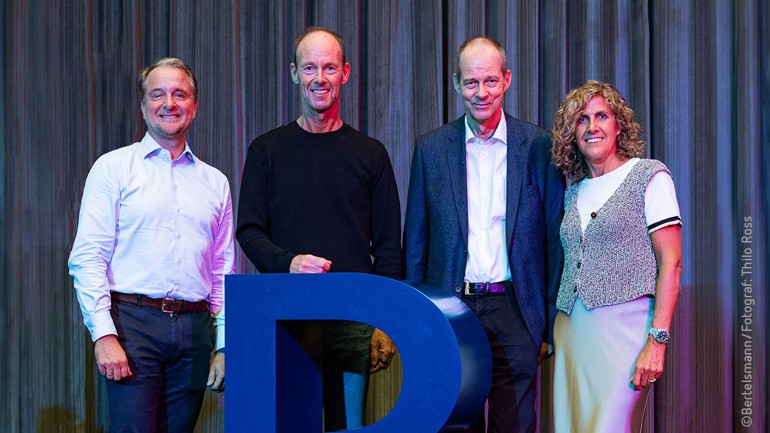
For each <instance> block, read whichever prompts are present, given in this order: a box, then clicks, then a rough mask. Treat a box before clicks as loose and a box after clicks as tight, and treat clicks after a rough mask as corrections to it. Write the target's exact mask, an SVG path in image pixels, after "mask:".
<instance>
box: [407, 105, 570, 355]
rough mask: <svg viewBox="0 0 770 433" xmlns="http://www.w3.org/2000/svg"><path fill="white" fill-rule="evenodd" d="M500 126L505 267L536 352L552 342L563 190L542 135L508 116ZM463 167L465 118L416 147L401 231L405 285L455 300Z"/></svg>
mask: <svg viewBox="0 0 770 433" xmlns="http://www.w3.org/2000/svg"><path fill="white" fill-rule="evenodd" d="M505 120H506V122H507V126H508V143H507V145H508V151H507V155H508V173H507V188H506V201H507V205H506V245H507V248H508V261H509V263H510V267H511V279H512V282H513V286H514V292H515V296H516V299H517V301H518V303H519V306H520V308H521V311H522V314H523V316H524V320H525V321H526V324H527V328H528V330H529V333H530V335H531V336H532V339H533V340H534V342H535V344H536V345H537V347H540V344H541V343H542V342H549V343H552V342H553V333H552V327H553V326H552V325H553V320H554V318H555V317H556V296H557V293H558V290H559V280H560V278H561V272H562V268H563V261H564V257H563V256H564V253H563V250H562V246H561V242H560V240H559V225H560V224H561V219H562V216H563V214H564V207H563V200H564V185H565V183H564V177H563V176H562V175H561V173H559V172H558V171H557V170H556V168H555V167H554V165H553V164H552V163H551V153H550V147H551V138H550V134H549V133H548V131H546V130H544V129H542V128H540V127H538V126H536V125H533V124H530V123H527V122H523V121H520V120H517V119H514V118H513V117H511V116H509V115H507V114H505ZM465 161H466V158H465V118H464V116H463V117H460V118H459V119H457V120H455V121H454V122H452V123H449V124H447V125H444V126H443V127H441V128H438V129H436V130H434V131H431V132H429V133H428V134H426V135H424V136H422V137H419V138H418V139H417V144H416V147H415V150H414V156H413V158H412V171H411V179H410V182H409V194H408V199H407V209H406V220H405V227H404V248H405V255H406V262H405V264H406V279H407V282H408V283H410V284H412V285H414V286H416V287H418V288H421V289H429V288H433V289H439V290H444V291H447V292H450V293H452V294H454V295H455V296H458V297H459V296H461V295H462V286H463V281H464V278H465V265H466V261H467V254H468V196H467V182H466V167H465ZM425 286H427V287H425Z"/></svg>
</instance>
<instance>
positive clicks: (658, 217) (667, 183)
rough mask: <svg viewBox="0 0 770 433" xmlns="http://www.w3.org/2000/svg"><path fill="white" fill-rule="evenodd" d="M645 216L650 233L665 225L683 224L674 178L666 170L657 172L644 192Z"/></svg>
mask: <svg viewBox="0 0 770 433" xmlns="http://www.w3.org/2000/svg"><path fill="white" fill-rule="evenodd" d="M644 217H645V219H646V221H647V233H648V234H650V233H652V232H654V231H656V230H660V229H662V228H663V227H668V226H672V225H679V226H681V225H682V219H681V217H680V214H679V203H678V202H677V200H676V190H675V189H674V180H673V179H671V176H669V174H668V173H666V172H665V171H660V172H658V173H656V174H655V175H654V176H653V177H652V179H651V180H650V183H649V184H647V190H646V191H645V193H644Z"/></svg>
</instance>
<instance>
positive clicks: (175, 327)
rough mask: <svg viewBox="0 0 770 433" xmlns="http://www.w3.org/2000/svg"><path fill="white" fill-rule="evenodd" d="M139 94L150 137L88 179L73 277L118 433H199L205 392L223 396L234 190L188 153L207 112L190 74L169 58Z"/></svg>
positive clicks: (142, 78) (150, 72)
mask: <svg viewBox="0 0 770 433" xmlns="http://www.w3.org/2000/svg"><path fill="white" fill-rule="evenodd" d="M138 86H139V95H140V98H141V109H142V115H143V117H144V120H145V123H146V124H147V133H146V134H145V136H144V138H143V139H142V140H141V141H140V142H138V143H134V144H132V145H130V146H126V147H123V148H120V149H117V150H115V151H112V152H109V153H107V154H105V155H103V156H101V157H100V158H99V159H98V160H97V161H96V162H95V163H94V166H93V167H92V168H91V171H90V173H89V175H88V179H87V180H86V185H85V189H84V191H83V201H82V204H81V208H80V221H79V225H78V233H77V236H76V238H75V243H74V245H73V248H72V253H71V255H70V260H69V269H70V274H71V275H72V276H73V277H74V281H75V289H76V292H77V296H78V301H79V302H80V307H81V310H82V313H83V319H84V322H85V324H86V326H87V327H88V330H89V331H90V333H91V337H92V339H93V341H94V354H95V357H96V363H97V365H98V368H99V373H101V374H102V375H104V377H105V378H106V388H107V395H108V403H109V414H110V431H111V432H113V433H114V432H155V431H164V432H165V431H169V432H171V431H173V432H192V431H193V429H194V428H195V423H196V421H197V419H198V413H199V412H200V407H201V403H202V401H203V395H204V392H205V389H206V386H207V385H208V387H209V388H211V389H212V390H215V391H221V390H222V388H223V386H224V308H223V307H224V287H223V284H224V275H225V274H229V273H233V272H234V270H235V269H234V241H233V215H232V202H231V198H230V185H229V182H228V180H227V178H226V177H225V176H224V175H223V174H222V173H221V172H220V171H218V170H217V169H215V168H213V167H211V166H209V165H207V164H205V163H204V162H203V161H201V160H200V159H198V158H197V157H196V156H195V155H194V154H193V153H192V151H191V150H190V147H189V146H188V145H187V141H186V139H187V130H188V129H189V127H190V124H191V123H192V121H193V119H194V118H195V113H196V110H197V108H198V89H197V81H196V79H195V76H194V75H193V72H192V70H191V69H190V67H189V66H187V65H186V64H185V63H183V62H182V61H181V60H179V59H173V58H164V59H160V60H158V61H157V62H155V63H153V64H152V65H150V66H148V67H146V68H144V69H143V70H142V71H141V72H140V73H139V80H138ZM212 317H213V318H214V321H215V322H216V335H215V332H214V326H213V324H214V323H213V321H212ZM215 347H216V349H217V351H216V353H215V355H214V357H213V358H212V355H211V353H212V350H213V349H214V348H215Z"/></svg>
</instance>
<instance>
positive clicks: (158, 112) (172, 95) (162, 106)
mask: <svg viewBox="0 0 770 433" xmlns="http://www.w3.org/2000/svg"><path fill="white" fill-rule="evenodd" d="M144 88H145V92H144V95H143V97H142V117H144V122H145V123H146V124H147V130H148V132H149V134H150V136H151V137H152V138H154V139H155V141H157V142H158V144H161V145H165V144H169V143H174V144H178V143H179V142H180V141H181V142H182V143H184V140H186V138H187V130H188V129H189V128H190V124H191V123H192V121H193V119H195V112H196V110H197V109H198V102H197V101H196V100H195V95H194V92H193V88H192V84H191V83H190V79H189V78H188V77H187V75H185V73H184V71H182V70H181V69H179V68H176V67H173V66H159V67H157V68H155V69H153V70H152V71H151V72H150V74H149V75H148V76H147V79H146V80H145V87H144Z"/></svg>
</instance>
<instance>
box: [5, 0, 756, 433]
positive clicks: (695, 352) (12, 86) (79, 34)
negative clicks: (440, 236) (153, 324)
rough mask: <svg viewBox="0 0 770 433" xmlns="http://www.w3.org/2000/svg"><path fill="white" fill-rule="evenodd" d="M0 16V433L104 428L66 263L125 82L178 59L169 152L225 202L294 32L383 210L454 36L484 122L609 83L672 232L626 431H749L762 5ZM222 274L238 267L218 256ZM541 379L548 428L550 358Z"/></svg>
mask: <svg viewBox="0 0 770 433" xmlns="http://www.w3.org/2000/svg"><path fill="white" fill-rule="evenodd" d="M0 23H2V24H0V53H2V58H3V63H2V65H1V66H0V79H1V80H2V83H3V86H2V87H0V100H2V104H1V105H0V137H2V147H1V149H2V151H1V152H0V174H2V176H1V177H2V188H0V205H1V206H2V212H0V224H1V227H2V230H0V242H2V260H0V275H2V284H3V294H4V296H3V302H0V325H2V326H3V329H4V332H3V333H2V339H1V340H0V347H1V348H2V351H3V352H2V356H0V371H2V372H3V374H4V376H5V383H4V384H3V386H2V387H0V401H2V404H0V425H2V426H3V427H2V430H3V431H8V432H29V431H37V432H48V431H57V432H101V431H105V430H106V418H107V415H106V397H105V393H104V386H103V382H102V379H101V378H100V376H99V375H98V372H97V371H96V368H95V366H94V359H93V344H92V343H91V342H90V336H89V334H88V332H87V331H86V329H85V327H84V326H83V324H82V318H81V315H80V311H79V307H78V304H77V300H76V299H75V293H74V289H73V286H72V281H71V279H70V277H69V276H68V270H67V258H68V255H69V251H70V248H71V246H72V241H73V239H74V236H75V232H76V229H77V218H78V212H79V207H80V199H81V196H82V188H83V184H84V182H85V178H86V175H87V173H88V170H89V169H90V167H91V165H92V164H93V162H94V161H95V160H96V158H97V157H98V156H100V155H102V154H103V153H105V152H108V151H110V150H113V149H116V148H119V147H122V146H125V145H128V144H130V143H131V142H133V141H135V140H138V139H139V138H141V136H142V135H143V133H144V130H145V127H144V124H143V122H142V119H141V116H140V112H139V103H138V97H137V94H136V89H135V79H136V74H137V72H138V70H139V69H140V68H142V67H143V66H145V65H147V64H149V63H151V62H152V61H154V60H155V59H157V58H159V57H163V56H175V57H179V58H181V59H183V60H184V61H186V62H187V63H188V64H190V65H191V66H192V68H193V70H194V71H195V73H196V75H197V77H198V80H199V88H200V106H199V110H198V114H197V118H196V120H195V121H194V123H193V126H192V130H191V131H192V132H191V134H190V135H189V137H188V141H189V143H190V145H191V147H192V149H193V151H194V152H195V153H196V155H198V156H199V157H200V158H201V159H203V160H204V161H206V162H207V163H209V164H211V165H213V166H215V167H217V168H219V169H220V170H221V171H222V172H224V173H225V174H226V175H227V176H228V178H229V179H230V183H231V186H232V188H233V198H234V200H235V206H236V207H237V198H238V191H239V189H240V181H241V170H242V165H243V162H244V159H245V155H246V150H247V148H248V145H249V143H250V142H251V140H252V139H253V138H254V137H256V136H257V135H259V134H262V133H264V132H266V131H268V130H270V129H272V128H275V127H277V126H279V125H282V124H285V123H287V122H289V121H292V120H293V119H295V118H296V117H297V116H298V115H299V96H298V91H297V87H296V86H295V85H294V84H293V83H292V82H291V80H290V77H289V63H290V62H291V61H292V58H293V52H292V44H293V40H294V37H295V36H296V35H298V34H299V33H300V32H301V31H302V30H303V29H304V28H305V27H306V26H309V25H324V26H328V27H331V28H334V29H336V30H337V31H339V33H340V34H341V35H342V36H343V38H344V40H345V43H346V53H347V58H348V60H349V62H350V63H351V66H352V73H351V79H350V81H349V82H348V83H347V84H346V85H345V86H344V87H343V91H342V106H341V114H342V117H343V119H344V120H345V121H347V122H348V123H350V124H351V125H353V126H354V127H356V128H358V129H360V130H362V131H364V132H365V133H367V134H369V135H371V136H373V137H376V138H378V139H379V140H381V141H382V142H383V143H385V145H386V146H387V149H388V152H389V154H390V157H391V159H392V162H393V167H394V170H395V173H396V179H397V181H398V186H399V191H400V197H401V203H402V211H403V207H404V206H405V203H406V191H407V186H408V182H409V164H410V159H411V154H412V149H413V145H414V138H415V137H416V136H418V135H420V134H423V133H426V132H428V131H430V130H432V129H434V128H436V127H438V126H440V125H442V124H444V123H446V122H448V121H451V120H453V119H455V118H456V117H458V116H459V115H460V114H461V113H462V104H461V102H460V100H459V98H458V97H457V95H456V93H455V92H454V90H453V89H452V82H451V74H452V71H453V68H454V62H455V58H454V53H455V51H456V49H457V47H458V46H459V45H460V44H461V43H462V41H464V40H465V39H467V38H470V37H473V36H477V35H486V36H491V37H493V38H496V39H498V40H500V41H501V42H502V43H503V45H504V46H505V47H506V49H507V54H508V64H509V67H510V69H511V71H512V72H513V80H512V84H511V87H510V90H509V91H508V94H507V97H506V102H505V109H506V110H507V111H508V112H509V113H510V114H512V115H514V116H516V117H519V118H521V119H524V120H527V121H531V122H534V123H537V124H540V125H542V126H544V127H546V128H550V127H551V126H552V122H553V116H554V112H555V111H556V108H557V107H558V105H559V104H560V103H561V100H562V99H563V97H564V95H565V94H566V92H567V91H568V90H569V89H570V88H572V87H574V86H576V85H577V84H580V83H581V82H583V81H585V80H587V79H598V80H602V81H610V82H613V83H615V84H616V85H617V87H618V88H619V89H620V91H621V93H623V95H624V96H626V99H627V100H628V101H629V103H630V105H631V107H632V108H633V109H634V111H635V113H636V115H637V118H638V120H639V122H640V124H641V125H642V127H643V129H644V132H645V135H646V137H647V141H648V143H649V147H648V155H649V156H651V157H654V158H657V159H660V160H662V161H664V162H665V163H666V164H667V165H668V166H669V168H670V169H671V171H672V172H673V176H674V183H675V185H676V188H677V192H678V196H679V205H680V208H681V212H682V219H683V221H684V228H683V241H684V250H683V254H684V273H683V276H682V293H681V298H680V302H679V306H678V308H677V313H676V316H675V320H674V325H673V330H672V334H673V342H672V343H671V344H670V348H669V351H668V354H667V358H666V372H665V374H664V376H663V378H662V379H661V380H660V381H658V383H657V384H656V386H655V390H654V394H653V395H652V397H653V400H651V401H652V405H651V410H650V411H649V416H648V420H647V423H646V426H645V431H648V432H652V431H655V432H671V433H674V432H715V433H716V432H728V431H740V432H768V431H770V430H769V429H770V427H769V423H768V378H767V374H766V372H767V355H768V346H767V331H768V280H767V270H768V268H770V266H769V265H770V261H769V260H768V254H767V253H768V228H769V227H768V210H769V209H770V207H769V206H768V203H770V186H769V185H770V183H769V182H768V170H769V169H770V162H769V161H770V158H769V157H770V146H769V145H768V144H769V143H770V58H769V56H768V53H770V5H768V3H767V2H766V1H762V0H745V1H728V0H682V1H675V2H674V1H663V0H659V1H642V0H618V1H613V2H609V1H598V0H597V1H585V0H584V1H567V0H542V1H536V0H521V1H501V0H486V1H479V0H477V1H472V0H465V1H463V0H433V1H419V0H411V1H405V0H401V1H398V0H389V1H367V0H356V1H344V0H337V1H334V0H326V1H322V0H306V1H264V0H263V1H246V0H226V1H203V0H198V1H194V0H175V1H168V0H162V1H139V0H124V1H118V0H114V1H113V0H108V1H101V0H99V1H93V0H92V1H89V0H49V1H38V0H28V1H25V0H0ZM238 271H239V272H242V273H250V272H254V268H253V266H251V264H250V263H248V261H247V260H246V259H245V257H244V256H243V255H242V254H240V253H239V258H238ZM394 314H397V312H394ZM231 332H232V331H231ZM399 376H400V370H399V368H398V366H397V365H396V366H394V367H392V368H391V370H390V371H389V372H386V373H382V374H378V375H376V376H375V377H374V379H373V383H372V386H371V390H370V396H371V398H370V402H369V405H368V407H367V419H369V420H370V421H373V420H376V419H378V418H380V417H382V416H383V415H384V414H385V413H386V412H387V410H388V409H389V408H390V407H391V406H392V404H393V402H394V400H395V398H396V397H397V393H398V389H399V380H400V377H399ZM541 376H542V384H543V387H542V390H541V396H542V403H541V409H540V410H541V414H542V417H541V431H542V432H549V431H551V411H550V390H549V386H550V382H551V381H550V363H548V362H546V363H545V366H544V368H543V370H542V375H541ZM254 392H259V390H254ZM224 401H225V400H224V397H223V396H222V395H218V394H213V393H208V394H207V396H206V400H205V403H204V409H203V411H202V413H201V418H200V421H199V425H198V428H197V430H196V431H199V432H215V431H216V432H221V431H224V422H223V419H224ZM749 408H750V410H749Z"/></svg>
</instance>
